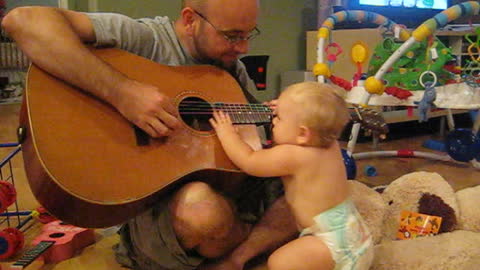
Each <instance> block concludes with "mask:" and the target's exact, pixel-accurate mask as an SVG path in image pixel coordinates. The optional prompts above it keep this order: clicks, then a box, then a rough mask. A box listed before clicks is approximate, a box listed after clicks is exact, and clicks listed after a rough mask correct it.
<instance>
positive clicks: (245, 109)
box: [179, 101, 273, 116]
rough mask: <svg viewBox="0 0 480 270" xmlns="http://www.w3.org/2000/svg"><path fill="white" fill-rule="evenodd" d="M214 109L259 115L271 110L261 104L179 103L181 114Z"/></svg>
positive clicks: (208, 112)
mask: <svg viewBox="0 0 480 270" xmlns="http://www.w3.org/2000/svg"><path fill="white" fill-rule="evenodd" d="M216 110H221V111H224V112H227V113H248V114H251V113H255V114H259V115H269V116H270V115H272V114H273V112H272V110H271V109H270V108H269V107H268V106H266V105H263V104H242V103H215V104H211V103H208V102H202V101H184V102H182V103H181V104H180V110H179V111H180V113H181V114H194V113H195V114H196V113H200V114H211V113H212V112H214V111H216Z"/></svg>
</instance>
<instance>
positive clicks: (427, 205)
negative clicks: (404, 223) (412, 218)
mask: <svg viewBox="0 0 480 270" xmlns="http://www.w3.org/2000/svg"><path fill="white" fill-rule="evenodd" d="M418 212H419V213H421V214H426V215H431V216H437V217H442V224H441V226H440V230H439V231H438V233H444V232H451V231H453V230H454V229H455V226H456V225H457V217H456V216H455V211H454V210H453V208H452V207H450V206H449V205H448V204H446V203H445V202H444V201H443V200H442V198H440V197H439V196H437V195H434V194H430V193H424V194H423V195H422V197H421V198H420V200H419V201H418Z"/></svg>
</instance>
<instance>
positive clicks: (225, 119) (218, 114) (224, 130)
mask: <svg viewBox="0 0 480 270" xmlns="http://www.w3.org/2000/svg"><path fill="white" fill-rule="evenodd" d="M210 124H212V127H213V128H214V129H215V131H216V132H217V135H218V136H219V137H223V136H228V134H235V133H237V131H236V130H235V127H234V126H233V124H232V120H231V119H230V116H229V115H228V114H226V113H224V112H222V111H215V112H213V118H210Z"/></svg>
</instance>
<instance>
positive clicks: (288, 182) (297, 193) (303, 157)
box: [283, 143, 348, 228]
mask: <svg viewBox="0 0 480 270" xmlns="http://www.w3.org/2000/svg"><path fill="white" fill-rule="evenodd" d="M292 154H293V155H295V158H296V159H297V160H298V161H299V164H300V165H299V166H297V168H296V171H295V172H294V173H293V174H292V175H291V176H287V177H283V184H284V186H285V197H286V199H287V202H288V203H289V205H290V207H291V209H292V211H293V213H294V216H295V218H296V221H297V224H298V226H299V227H300V228H306V227H310V226H311V225H313V220H312V218H313V217H315V216H317V215H318V214H320V213H322V212H324V211H326V210H328V209H330V208H332V207H334V206H336V205H338V204H340V203H341V202H343V201H344V200H345V199H346V198H347V197H348V185H347V176H346V170H345V165H344V163H343V158H342V154H341V151H340V147H339V146H338V144H337V143H335V144H334V145H332V146H331V147H329V148H328V149H325V148H315V147H299V148H298V149H296V151H294V153H292Z"/></svg>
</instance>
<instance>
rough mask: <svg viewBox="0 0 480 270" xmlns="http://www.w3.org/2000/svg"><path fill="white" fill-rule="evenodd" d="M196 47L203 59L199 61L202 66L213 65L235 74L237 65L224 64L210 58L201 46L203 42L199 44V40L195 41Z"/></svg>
mask: <svg viewBox="0 0 480 270" xmlns="http://www.w3.org/2000/svg"><path fill="white" fill-rule="evenodd" d="M194 43H195V46H196V48H197V52H198V55H199V56H200V57H201V59H198V60H199V61H200V62H201V63H202V64H207V65H212V66H216V67H218V68H221V69H223V70H225V71H227V72H229V73H230V74H233V73H234V72H235V66H236V65H235V63H236V62H233V63H231V64H226V63H224V62H222V61H221V60H220V59H213V58H211V57H209V56H208V54H207V53H206V50H204V48H203V46H201V44H202V42H199V41H198V40H195V41H194Z"/></svg>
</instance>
